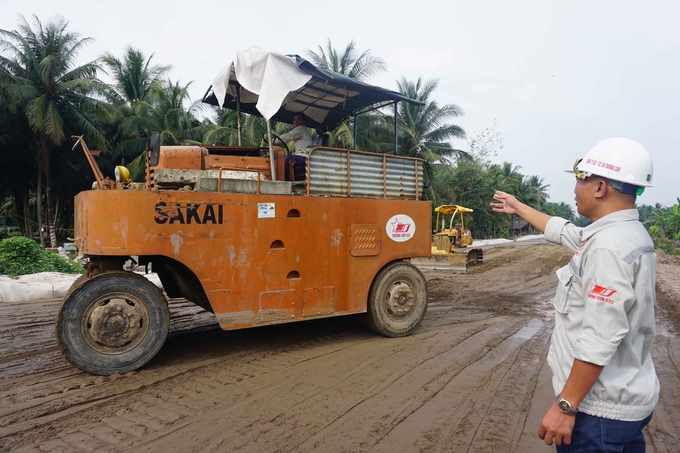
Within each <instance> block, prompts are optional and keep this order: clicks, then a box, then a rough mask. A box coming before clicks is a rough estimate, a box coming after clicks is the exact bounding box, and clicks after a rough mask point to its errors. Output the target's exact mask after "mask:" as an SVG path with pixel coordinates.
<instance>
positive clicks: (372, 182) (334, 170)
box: [309, 149, 424, 199]
mask: <svg viewBox="0 0 680 453" xmlns="http://www.w3.org/2000/svg"><path fill="white" fill-rule="evenodd" d="M348 156H349V169H350V171H349V173H348V169H347V167H348V165H347V159H348ZM383 159H384V160H385V168H386V171H387V176H386V177H385V176H384V175H383ZM309 165H310V194H312V195H333V196H340V197H346V196H352V197H368V198H383V197H384V196H386V197H387V198H407V199H415V198H416V165H417V168H418V173H417V180H418V186H419V188H418V194H419V195H420V196H422V193H423V183H424V169H423V163H422V162H421V161H418V160H415V159H404V158H399V157H396V156H391V155H385V154H363V153H356V152H349V151H341V150H326V149H316V150H315V151H314V152H312V153H311V154H310V156H309ZM348 181H349V185H348Z"/></svg>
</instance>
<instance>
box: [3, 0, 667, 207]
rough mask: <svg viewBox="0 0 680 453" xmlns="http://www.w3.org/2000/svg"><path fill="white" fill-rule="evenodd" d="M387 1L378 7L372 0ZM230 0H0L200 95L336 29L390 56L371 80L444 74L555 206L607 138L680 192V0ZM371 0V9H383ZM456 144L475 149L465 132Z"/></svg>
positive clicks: (661, 186) (335, 38)
mask: <svg viewBox="0 0 680 453" xmlns="http://www.w3.org/2000/svg"><path fill="white" fill-rule="evenodd" d="M378 4H379V5H380V6H377V5H378ZM283 5H285V3H283V2H280V1H277V2H272V1H269V0H264V1H258V2H255V1H243V2H238V3H237V2H233V1H229V0H226V1H225V0H222V1H208V0H194V1H183V2H180V1H176V0H166V1H164V2H158V1H156V2H146V1H129V0H117V1H110V0H89V1H82V0H80V1H75V0H60V1H54V0H49V1H43V0H28V1H26V0H23V1H18V0H0V28H2V29H5V30H14V29H16V27H17V24H18V19H17V14H23V15H24V16H25V17H26V18H27V19H29V21H31V22H32V21H33V19H32V17H31V16H32V15H33V14H36V15H37V16H38V17H39V18H40V20H41V21H42V22H43V23H44V22H47V21H49V20H50V19H52V18H54V17H59V16H63V17H65V18H66V19H67V20H68V21H69V22H70V24H69V27H68V30H69V31H71V32H77V33H79V34H80V35H81V36H83V37H91V38H93V39H94V42H93V43H91V44H90V45H88V46H87V47H85V48H84V50H83V51H82V52H81V53H80V64H82V63H85V62H87V61H90V60H92V59H95V58H97V57H99V56H100V55H101V54H102V53H104V52H110V53H112V54H114V55H117V56H122V55H123V50H124V48H125V46H126V45H128V44H131V45H133V46H135V47H137V48H139V49H141V50H142V51H143V52H144V53H145V54H147V55H150V54H151V53H155V55H154V58H153V62H155V63H156V64H172V65H173V71H172V72H171V74H170V78H171V79H172V80H173V81H176V80H179V81H180V82H182V83H188V82H190V81H193V84H192V86H191V89H190V93H191V96H192V98H193V99H194V100H195V99H200V98H201V97H202V96H203V94H204V93H205V91H206V90H207V88H208V87H209V86H210V83H211V82H212V80H213V78H214V77H215V75H216V74H217V72H218V71H219V69H220V68H221V67H222V66H224V65H225V64H226V63H227V62H228V61H229V60H231V59H232V58H233V57H234V55H235V54H236V52H238V51H240V50H245V49H247V48H248V47H249V46H250V45H253V44H254V45H258V46H260V47H262V48H263V49H266V50H271V51H276V52H280V53H284V54H298V55H301V56H303V57H304V56H306V53H307V50H308V49H314V50H316V49H317V47H318V46H319V45H324V44H325V43H326V40H327V39H328V38H330V39H331V41H332V42H333V44H334V46H335V47H336V48H337V49H339V50H340V49H342V48H344V47H345V45H346V44H347V43H348V42H349V41H350V40H351V39H354V40H355V41H356V43H357V47H358V48H359V49H361V50H366V49H370V50H371V52H372V53H373V54H374V55H376V56H380V57H381V58H383V59H384V60H385V61H386V62H387V66H388V72H387V73H384V74H380V75H378V76H375V77H373V78H372V79H371V80H369V82H371V83H373V84H375V85H380V86H384V87H386V88H390V89H396V83H395V80H397V79H399V78H401V76H402V75H403V76H406V77H407V78H410V79H413V80H415V79H417V78H418V77H422V78H423V79H433V78H438V79H439V88H438V89H437V91H435V99H436V101H437V102H438V103H439V104H440V105H443V104H448V103H454V104H458V105H459V106H460V107H462V108H463V110H464V111H465V116H464V117H462V118H459V119H457V120H455V122H456V123H457V124H459V125H460V126H462V127H463V128H464V129H465V131H466V132H467V134H468V136H469V137H472V136H474V135H475V134H476V133H477V132H479V131H482V130H483V129H485V128H486V127H489V126H491V125H492V124H493V122H494V120H497V124H498V126H497V130H498V132H500V133H502V134H503V135H504V148H503V149H502V150H501V151H500V152H499V154H498V156H497V157H495V158H494V162H498V163H502V162H503V161H511V162H512V163H513V164H514V165H516V166H521V170H520V171H521V172H522V173H523V174H526V175H539V176H541V177H542V178H544V180H545V182H546V183H547V184H549V185H550V188H549V190H548V192H549V194H550V201H555V202H560V201H564V202H567V203H571V204H573V185H574V184H573V183H574V178H573V175H570V174H567V173H564V172H562V170H563V169H565V168H569V167H571V166H572V164H573V162H574V160H575V159H577V158H580V157H582V156H583V155H584V154H585V153H586V152H587V151H588V150H589V149H590V148H591V147H593V146H594V145H595V144H597V142H598V141H599V140H601V139H604V138H608V137H616V136H621V137H628V138H631V139H633V140H637V141H639V142H640V143H642V144H643V146H645V147H646V148H647V150H648V151H649V152H650V154H651V156H652V159H653V160H654V166H655V169H654V170H655V171H654V181H653V183H654V187H653V188H651V189H647V191H646V192H645V194H643V195H642V196H641V197H640V198H639V199H638V202H639V203H640V204H643V203H646V204H654V203H657V202H658V203H661V204H663V205H666V206H669V205H672V204H673V203H674V202H677V201H676V197H679V196H680V152H678V149H680V146H679V145H680V131H679V129H680V128H679V127H678V125H680V113H679V110H678V108H679V106H680V86H679V84H680V2H678V1H676V0H648V1H642V0H630V1H626V0H608V1H604V0H603V1H598V0H591V1H587V0H572V1H567V0H564V1H558V0H553V1H547V0H515V1H506V0H489V1H483V0H477V1H472V2H471V1H454V0H442V1H434V0H419V1H414V0H411V1H401V0H395V1H391V2H369V1H366V0H363V1H354V0H344V1H342V2H334V3H328V2H315V1H302V2H292V1H291V2H288V7H287V8H284V7H283ZM374 5H376V6H374ZM453 144H454V146H455V147H457V148H461V149H467V148H468V145H467V142H466V141H459V140H456V141H454V142H453Z"/></svg>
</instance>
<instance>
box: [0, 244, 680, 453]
mask: <svg viewBox="0 0 680 453" xmlns="http://www.w3.org/2000/svg"><path fill="white" fill-rule="evenodd" d="M484 255H485V263H483V264H482V265H480V266H478V267H476V268H474V269H473V270H472V271H471V272H468V273H467V274H463V273H453V272H451V271H432V270H430V271H425V275H426V277H427V279H428V285H429V291H430V305H429V309H428V313H427V316H426V318H425V321H424V322H423V325H422V327H421V328H420V329H419V330H418V331H417V332H416V334H415V335H413V336H411V337H408V338H401V339H388V338H383V337H380V336H377V335H375V334H373V333H371V332H369V331H367V330H365V329H364V328H362V327H359V326H357V323H356V318H353V317H351V318H341V319H334V320H321V321H308V322H305V323H298V324H294V325H286V326H276V327H266V328H259V329H251V330H245V331H237V332H223V331H221V330H219V329H217V327H216V323H215V321H214V319H213V318H212V317H211V315H210V314H208V313H205V312H202V311H201V310H200V309H196V308H194V307H193V306H192V305H190V304H188V303H186V302H185V301H181V300H173V301H171V310H172V332H171V336H170V338H169V340H168V342H167V343H166V345H165V346H164V347H163V349H162V351H161V352H160V353H159V355H158V356H157V357H156V358H155V359H153V360H152V361H151V362H150V363H149V364H148V365H147V366H146V367H144V368H142V369H141V370H140V371H137V372H133V373H128V374H126V375H122V376H120V375H114V376H111V377H97V376H91V375H89V374H86V373H83V372H80V371H78V370H77V369H76V368H74V367H72V366H71V365H70V364H68V363H67V362H66V361H65V359H63V357H62V356H61V354H60V353H59V351H57V347H56V342H55V340H54V338H53V320H54V317H55V313H56V312H57V310H58V307H59V302H58V301H43V302H33V303H24V304H0V402H1V403H0V451H25V452H35V451H45V452H47V451H50V452H53V451H64V452H78V451H153V452H155V451H163V452H165V451H177V452H188V451H200V452H212V451H214V452H231V451H243V452H312V451H314V452H316V451H319V452H367V451H370V452H376V453H377V452H466V451H470V452H511V451H512V452H538V453H540V452H550V451H553V448H552V447H547V446H546V445H545V444H543V443H542V441H541V440H540V439H538V438H537V437H536V431H537V428H538V423H539V421H540V419H541V417H542V416H543V413H544V411H545V409H546V407H547V406H548V405H549V404H550V403H551V401H552V400H553V393H552V388H551V385H550V370H549V369H548V367H547V366H546V365H545V356H546V353H547V345H548V341H549V336H550V332H551V330H552V326H553V321H552V310H551V308H550V304H549V302H548V300H549V299H550V298H551V297H552V294H553V293H554V288H555V283H556V277H555V276H554V271H555V270H556V269H557V268H558V267H560V266H562V265H563V264H564V263H566V262H567V261H568V260H569V258H570V253H569V252H568V251H567V250H566V249H563V248H560V247H556V246H551V245H547V244H545V245H530V246H521V247H518V246H514V247H498V248H488V249H486V250H485V253H484ZM671 258H672V257H663V256H662V257H660V260H659V268H658V275H659V277H658V279H659V284H658V294H659V304H658V305H659V307H658V309H657V319H658V322H657V324H658V336H657V340H656V342H655V345H654V359H655V363H656V366H657V372H658V374H659V378H660V380H661V385H662V390H661V392H662V394H661V402H660V404H659V406H658V407H657V410H656V411H655V416H654V419H653V420H652V422H651V424H650V426H649V427H648V428H647V430H646V436H647V440H648V451H651V452H678V451H680V372H679V369H680V341H679V340H678V338H677V332H680V330H678V328H680V322H678V320H680V310H676V308H675V307H676V306H677V305H678V304H680V260H678V259H671Z"/></svg>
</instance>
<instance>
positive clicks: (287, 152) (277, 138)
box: [264, 132, 290, 156]
mask: <svg viewBox="0 0 680 453" xmlns="http://www.w3.org/2000/svg"><path fill="white" fill-rule="evenodd" d="M272 137H274V140H278V141H279V142H281V144H282V145H283V149H285V152H284V156H287V155H289V154H290V150H289V149H288V145H286V142H284V141H283V140H281V137H279V136H278V135H276V134H275V133H273V132H272ZM264 141H265V142H267V134H264Z"/></svg>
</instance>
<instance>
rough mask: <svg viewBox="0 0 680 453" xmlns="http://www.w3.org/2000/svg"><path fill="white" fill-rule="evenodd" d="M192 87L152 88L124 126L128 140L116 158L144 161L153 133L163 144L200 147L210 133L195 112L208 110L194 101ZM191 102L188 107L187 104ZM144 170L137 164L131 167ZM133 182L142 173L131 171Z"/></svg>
mask: <svg viewBox="0 0 680 453" xmlns="http://www.w3.org/2000/svg"><path fill="white" fill-rule="evenodd" d="M189 85H191V82H190V83H188V84H186V85H181V84H180V82H175V83H173V82H171V81H170V80H166V81H163V82H162V83H161V84H153V85H151V87H150V89H149V92H148V93H147V95H146V96H145V98H144V100H141V101H138V102H135V104H134V105H133V107H132V110H133V113H132V115H131V116H129V117H127V118H125V119H124V120H123V122H122V123H121V125H120V132H121V135H122V136H123V137H126V140H124V141H122V142H121V143H120V144H119V145H118V147H117V148H116V152H115V155H114V157H115V158H120V157H122V158H124V159H126V161H129V160H135V159H141V158H143V156H144V149H145V146H146V143H147V142H148V141H149V138H150V137H151V134H152V133H153V132H159V135H160V141H161V144H162V145H179V144H181V143H193V144H198V143H200V142H201V139H202V138H203V137H204V135H205V133H206V131H207V130H208V125H207V124H203V123H201V122H200V121H199V120H198V119H197V118H196V115H195V113H196V112H197V110H198V109H201V108H204V104H201V103H200V102H198V101H197V102H193V103H191V100H190V98H189V91H188V88H189ZM185 103H189V104H190V105H189V107H188V108H185V107H184V104H185ZM131 166H133V167H135V168H141V166H139V165H137V164H134V165H133V164H131ZM130 171H131V176H132V178H133V179H135V180H137V179H139V177H140V175H139V174H138V172H135V171H133V169H132V168H131V169H130Z"/></svg>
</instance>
